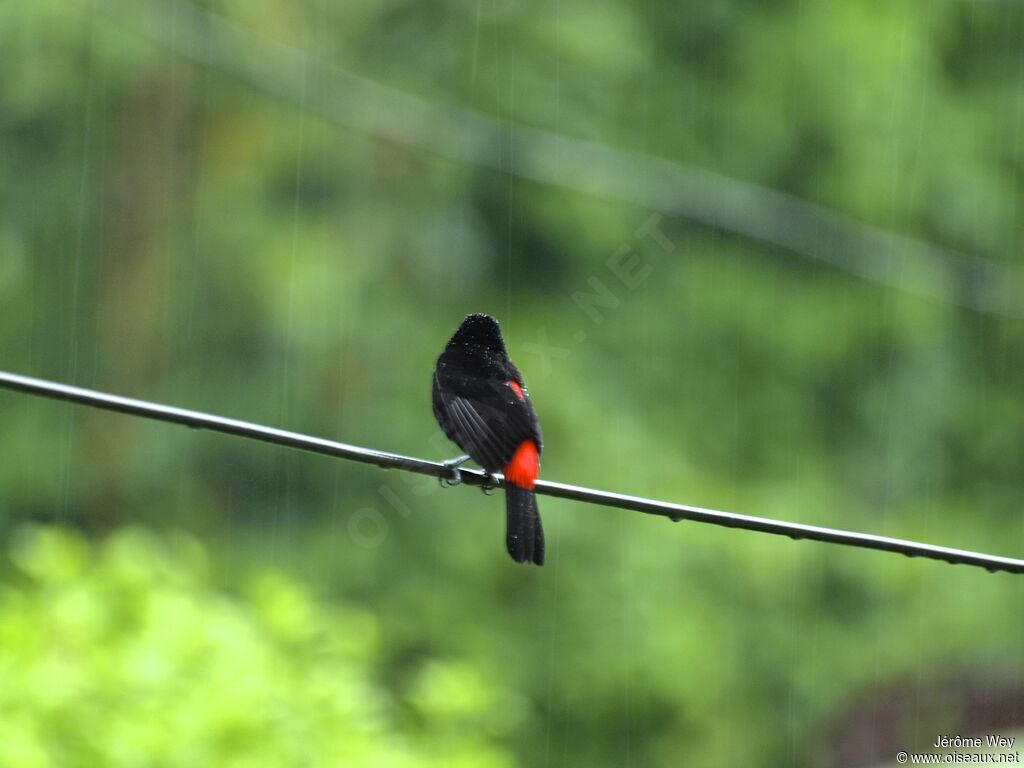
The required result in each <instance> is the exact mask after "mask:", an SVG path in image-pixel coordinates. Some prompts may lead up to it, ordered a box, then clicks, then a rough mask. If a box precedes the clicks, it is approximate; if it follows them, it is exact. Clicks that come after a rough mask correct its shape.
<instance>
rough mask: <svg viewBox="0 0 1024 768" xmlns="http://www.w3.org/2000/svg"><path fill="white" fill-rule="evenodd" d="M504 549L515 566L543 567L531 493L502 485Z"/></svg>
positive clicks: (541, 538)
mask: <svg viewBox="0 0 1024 768" xmlns="http://www.w3.org/2000/svg"><path fill="white" fill-rule="evenodd" d="M505 513H506V520H505V546H506V547H508V553H509V554H510V555H512V559H513V560H515V561H516V562H517V563H536V564H537V565H544V529H543V528H542V527H541V524H540V513H539V512H538V511H537V499H536V497H535V496H534V495H533V491H530V490H527V489H526V488H522V487H520V486H518V485H516V484H514V483H506V484H505Z"/></svg>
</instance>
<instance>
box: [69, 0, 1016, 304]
mask: <svg viewBox="0 0 1024 768" xmlns="http://www.w3.org/2000/svg"><path fill="white" fill-rule="evenodd" d="M80 1H84V2H86V3H87V4H88V5H90V6H92V7H94V8H97V9H99V10H101V11H102V12H104V14H105V15H107V16H108V17H109V18H111V19H112V20H114V21H115V22H117V23H120V24H125V23H127V26H128V27H129V28H130V29H131V30H132V31H134V32H136V33H137V34H141V35H144V36H146V37H149V38H150V39H151V40H154V41H155V42H157V43H158V44H159V45H161V46H163V47H164V48H167V49H168V50H171V51H173V52H175V53H177V54H179V55H181V56H184V57H186V58H189V59H191V60H193V61H195V62H198V63H201V64H204V65H207V66H211V67H214V68H216V69H219V70H221V71H223V72H227V73H229V74H230V75H232V76H233V77H236V78H239V79H240V80H242V81H244V82H246V83H248V84H250V85H251V86H253V87H255V88H258V89H260V90H262V91H263V92H264V93H267V94H269V95H271V96H273V97H275V98H278V99H284V100H287V101H291V102H293V103H295V104H298V103H299V100H300V97H301V94H302V92H303V91H302V86H301V83H302V81H303V80H302V79H303V77H305V76H306V75H307V73H308V77H309V78H310V81H311V82H316V83H318V84H319V86H318V87H317V88H316V89H311V91H310V93H309V94H308V95H307V97H306V98H305V100H304V101H302V108H303V109H305V110H308V111H311V112H314V113H316V114H319V115H320V116H321V117H323V118H324V119H327V120H329V121H331V122H333V123H335V124H337V125H341V126H344V127H345V128H348V129H351V130H356V131H360V132H362V133H366V134H368V135H371V136H374V137H376V138H378V139H383V140H386V141H390V142H394V143H396V144H401V145H405V146H412V147H416V148H418V149H421V150H426V151H428V152H431V153H433V154H435V155H438V156H440V157H443V158H446V159H449V160H453V161H456V162H460V163H465V164H468V165H475V166H479V167H483V168H490V169H492V170H496V171H499V172H501V173H508V174H512V175H514V176H518V177H520V178H522V179H527V180H530V181H535V182H538V183H542V184H549V185H553V186H558V187H561V188H563V189H571V190H575V191H577V192H582V193H584V194H587V195H593V196H595V197H602V198H607V199H613V200H619V201H622V202H627V203H631V204H634V205H639V206H642V207H644V208H646V209H648V210H654V211H659V212H661V213H664V214H666V215H670V216H678V217H681V218H686V219H689V220H691V221H694V222H698V223H700V224H702V225H705V226H709V227H713V228H715V229H718V230H721V231H724V232H731V233H733V234H736V235H739V236H741V237H745V238H749V239H751V240H754V241H757V242H761V243H766V244H768V245H771V246H774V247H777V248H781V249H784V250H786V251H789V252H791V253H795V254H797V255H799V256H801V257H804V258H808V259H813V260H815V261H821V262H824V263H827V264H830V265H831V266H833V267H835V268H837V269H841V270H843V271H845V272H848V273H851V274H854V275H857V276H858V277H860V278H862V279H865V280H870V281H872V282H875V283H879V284H882V285H886V286H888V287H891V288H896V289H898V290H900V291H904V292H907V293H912V294H915V295H919V296H925V297H928V298H932V299H936V300H939V301H944V302H949V303H952V304H956V305H959V306H964V307H967V308H969V309H972V310H975V311H978V312H984V313H988V314H994V315H1002V316H1007V317H1016V318H1024V302H1021V301H1018V300H1017V297H1019V296H1021V295H1022V293H1024V270H1022V269H1020V268H1018V267H1016V266H1012V265H1006V264H1002V263H1000V262H997V261H993V260H991V259H986V258H983V257H981V256H978V255H975V254H967V253H962V252H959V251H955V250H952V249H949V248H944V247H942V246H939V245H935V244H934V243H929V242H926V241H923V240H919V239H916V238H913V237H907V236H904V235H898V234H894V233H892V232H887V231H885V230H883V229H880V228H878V227H874V226H871V225H869V224H865V223H863V222H860V221H857V220H856V219H854V218H852V217H850V216H847V215H845V214H842V213H839V212H837V211H834V210H830V209H828V208H826V207H824V206H821V205H818V204H816V203H812V202H809V201H807V200H803V199H801V198H799V197H796V196H794V195H790V194H787V193H784V192H779V191H778V190H775V189H771V188H768V187H763V186H760V185H757V184H753V183H750V182H745V181H742V180H739V179H734V178H730V177H728V176H723V175H721V174H718V173H715V172H713V171H709V170H707V169H705V168H701V167H698V166H693V165H686V164H683V163H678V162H675V161H672V160H667V159H664V158H660V157H656V156H653V155H649V154H645V153H643V152H636V151H632V150H623V149H618V148H616V147H611V146H607V145H603V144H598V143H595V142H591V141H586V140H584V139H579V138H574V137H572V136H566V135H562V134H559V133H555V132H552V131H547V130H543V129H539V128H534V127H531V126H527V125H522V124H511V123H508V122H504V121H500V120H496V119H494V118H490V117H487V116H485V115H481V114H479V113H476V112H473V111H471V110H469V109H464V108H461V107H456V106H452V105H448V104H435V103H433V102H431V101H430V100H428V99H425V98H423V97H420V96H417V95H415V94H412V93H408V92H406V91H402V90H400V89H398V88H393V87H391V86H388V85H385V84H383V83H379V82H376V81H374V80H371V79H369V78H366V77H362V76H360V75H357V74H355V73H353V72H350V71H347V70H345V69H342V68H340V67H337V66H332V65H329V64H325V63H323V62H321V61H319V60H316V59H313V58H311V57H310V56H309V54H308V53H307V52H306V51H303V50H301V49H298V48H294V47H292V46H289V45H285V44H281V43H278V42H276V41H271V40H267V39H266V38H262V37H259V36H257V35H255V34H253V33H252V32H250V31H248V30H246V29H244V28H243V27H241V26H239V25H237V24H235V23H233V22H232V21H230V20H229V19H227V18H225V17H222V16H219V15H216V14H214V13H211V12H209V11H205V10H202V9H199V8H197V7H196V6H195V5H193V4H192V3H188V2H166V1H164V0H161V2H159V3H156V4H154V3H152V2H150V3H137V2H132V3H127V4H126V3H124V2H119V1H118V0H80ZM129 19H131V20H132V21H130V22H129V21H128V20H129Z"/></svg>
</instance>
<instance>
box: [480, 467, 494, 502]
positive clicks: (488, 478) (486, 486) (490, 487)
mask: <svg viewBox="0 0 1024 768" xmlns="http://www.w3.org/2000/svg"><path fill="white" fill-rule="evenodd" d="M484 476H485V477H484V481H483V483H481V484H480V490H481V491H483V492H484V495H485V496H490V495H491V494H492V493H494V489H495V488H497V487H498V476H497V475H496V474H494V473H493V472H488V471H487V470H486V469H485V470H484Z"/></svg>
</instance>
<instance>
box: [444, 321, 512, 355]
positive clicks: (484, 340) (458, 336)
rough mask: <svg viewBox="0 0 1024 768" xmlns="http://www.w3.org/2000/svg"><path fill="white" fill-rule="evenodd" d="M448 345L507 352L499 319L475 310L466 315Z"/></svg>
mask: <svg viewBox="0 0 1024 768" xmlns="http://www.w3.org/2000/svg"><path fill="white" fill-rule="evenodd" d="M448 347H449V348H451V347H468V348H470V349H479V350H485V351H487V352H502V353H504V352H505V342H504V341H502V340H501V329H500V328H499V327H498V321H497V320H495V319H494V318H493V317H491V316H490V315H485V314H483V313H480V312H474V313H473V314H471V315H466V319H465V320H463V321H462V325H460V326H459V330H457V331H456V332H455V335H454V336H452V338H451V341H449V342H448Z"/></svg>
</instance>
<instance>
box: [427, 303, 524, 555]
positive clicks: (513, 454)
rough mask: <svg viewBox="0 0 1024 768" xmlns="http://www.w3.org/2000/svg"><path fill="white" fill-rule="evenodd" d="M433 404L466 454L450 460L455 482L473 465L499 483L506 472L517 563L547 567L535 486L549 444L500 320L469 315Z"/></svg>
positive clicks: (443, 367) (441, 365)
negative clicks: (498, 478) (465, 465)
mask: <svg viewBox="0 0 1024 768" xmlns="http://www.w3.org/2000/svg"><path fill="white" fill-rule="evenodd" d="M431 402H432V405H433V409H434V417H435V418H436V419H437V423H438V424H439V425H440V426H441V429H442V430H443V431H444V433H445V435H446V436H447V437H448V439H449V440H451V441H452V442H454V443H455V444H456V445H457V446H459V448H460V449H462V451H463V452H464V455H462V456H459V457H457V458H455V459H450V460H448V461H446V462H444V464H445V466H446V467H448V468H449V469H450V470H451V478H450V480H449V482H450V483H451V484H453V485H457V484H458V483H459V482H460V479H461V478H460V475H459V469H458V468H459V466H460V465H461V464H463V463H464V462H466V461H468V460H469V459H472V460H473V461H475V462H476V463H477V464H479V465H480V466H481V467H483V469H484V471H485V472H487V474H488V476H490V477H492V478H493V475H494V474H495V473H497V472H499V471H500V472H502V473H503V474H504V478H505V483H504V486H505V546H506V549H508V553H509V555H511V557H512V559H513V560H515V561H516V562H517V563H534V564H536V565H543V564H544V530H543V527H542V526H541V520H540V513H539V511H538V510H537V499H536V497H535V495H534V492H533V488H534V483H535V482H536V480H537V475H538V472H539V471H540V454H541V450H542V449H543V447H544V443H543V438H542V436H541V430H540V422H539V421H538V419H537V413H536V412H535V411H534V409H533V404H532V403H531V402H530V394H529V392H528V391H527V388H526V384H525V383H524V382H523V377H522V374H520V373H519V369H518V368H516V366H515V364H514V363H513V362H512V360H511V359H509V356H508V352H506V351H505V342H504V341H503V340H502V338H501V329H500V327H499V326H498V321H497V320H495V319H494V318H493V317H491V316H490V315H486V314H483V313H473V314H470V315H467V316H466V318H465V319H464V320H463V321H462V324H461V325H459V328H458V330H457V331H455V334H454V335H453V336H452V337H451V339H450V340H449V341H448V343H447V344H446V345H445V348H444V351H443V352H442V353H441V355H440V357H438V359H437V364H436V365H435V366H434V380H433V384H432V386H431ZM442 482H443V481H442ZM494 485H496V478H494V479H492V482H491V485H490V487H491V488H493V487H494Z"/></svg>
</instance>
